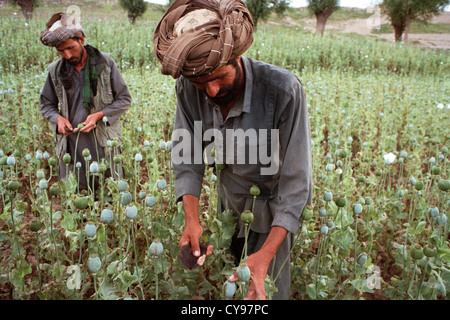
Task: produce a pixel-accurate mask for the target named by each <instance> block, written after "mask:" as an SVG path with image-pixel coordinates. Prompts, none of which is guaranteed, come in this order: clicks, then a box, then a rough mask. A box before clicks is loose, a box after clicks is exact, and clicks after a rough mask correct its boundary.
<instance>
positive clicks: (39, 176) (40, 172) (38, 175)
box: [36, 170, 45, 180]
mask: <svg viewBox="0 0 450 320" xmlns="http://www.w3.org/2000/svg"><path fill="white" fill-rule="evenodd" d="M36 178H37V179H38V180H41V179H44V178H45V173H44V171H43V170H38V171H37V172H36Z"/></svg>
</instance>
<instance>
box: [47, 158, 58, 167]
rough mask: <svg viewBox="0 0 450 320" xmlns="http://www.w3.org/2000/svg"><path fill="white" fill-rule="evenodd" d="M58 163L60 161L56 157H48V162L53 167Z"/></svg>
mask: <svg viewBox="0 0 450 320" xmlns="http://www.w3.org/2000/svg"><path fill="white" fill-rule="evenodd" d="M57 163H58V161H57V160H56V158H55V157H51V158H49V159H48V164H49V165H50V166H51V167H54V166H56V164H57Z"/></svg>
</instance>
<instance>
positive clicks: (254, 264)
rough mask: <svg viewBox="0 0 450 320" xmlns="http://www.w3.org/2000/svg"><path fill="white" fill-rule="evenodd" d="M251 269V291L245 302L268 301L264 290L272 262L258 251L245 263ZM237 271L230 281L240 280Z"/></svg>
mask: <svg viewBox="0 0 450 320" xmlns="http://www.w3.org/2000/svg"><path fill="white" fill-rule="evenodd" d="M245 263H246V264H247V266H248V267H249V269H250V289H249V291H248V293H247V296H246V297H245V300H266V290H265V288H264V280H265V278H266V274H267V270H268V269H269V264H270V260H268V259H267V255H265V254H264V252H261V250H260V251H257V252H255V253H254V254H252V255H250V256H249V257H248V258H247V260H246V261H245ZM237 273H238V272H237V271H236V272H235V273H233V274H232V275H231V276H230V277H229V278H228V281H230V282H234V281H237V280H239V279H238V276H237Z"/></svg>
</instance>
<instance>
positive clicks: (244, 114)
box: [154, 0, 312, 299]
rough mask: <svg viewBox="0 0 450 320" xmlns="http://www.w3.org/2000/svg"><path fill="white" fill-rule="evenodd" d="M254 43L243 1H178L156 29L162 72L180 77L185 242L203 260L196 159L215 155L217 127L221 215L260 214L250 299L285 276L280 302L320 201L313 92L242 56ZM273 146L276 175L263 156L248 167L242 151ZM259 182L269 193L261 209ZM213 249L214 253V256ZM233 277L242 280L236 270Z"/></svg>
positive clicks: (178, 164) (252, 239) (251, 253)
mask: <svg viewBox="0 0 450 320" xmlns="http://www.w3.org/2000/svg"><path fill="white" fill-rule="evenodd" d="M252 42H253V21H252V17H251V14H250V12H249V11H248V9H247V7H246V6H245V4H244V3H243V2H242V1H237V0H176V1H175V2H174V3H173V4H172V5H171V6H170V7H169V9H168V10H167V12H166V13H165V14H164V16H163V18H162V19H161V21H160V22H159V24H158V26H157V28H156V29H155V33H154V49H155V54H156V56H157V58H158V60H159V61H160V62H161V65H162V68H161V72H162V73H163V74H166V75H171V76H172V77H173V78H175V79H177V81H176V94H177V109H176V114H175V123H174V135H173V148H172V162H173V170H174V173H175V193H176V197H177V201H181V200H182V201H183V206H184V211H185V227H184V231H183V234H182V235H181V239H180V241H179V244H180V246H184V245H186V244H190V245H191V249H192V253H193V254H194V256H199V255H200V253H199V239H200V237H201V235H202V233H203V229H202V227H201V225H200V222H199V197H200V193H201V187H202V181H203V175H204V170H205V164H204V162H203V159H204V157H203V155H202V154H200V156H199V155H198V154H197V153H198V149H200V150H201V152H203V151H204V150H210V149H208V146H209V145H207V142H208V141H209V140H208V139H205V135H206V133H208V132H209V133H210V132H211V131H210V130H212V129H213V130H216V131H213V132H215V133H216V134H215V137H226V138H223V139H217V141H214V148H215V149H216V150H217V151H218V153H219V154H221V155H222V160H224V161H223V162H224V163H225V167H224V168H223V170H221V171H220V172H216V174H220V188H219V191H220V192H219V193H220V199H221V204H222V208H221V210H225V209H231V210H233V211H234V212H235V213H236V214H237V215H239V214H241V213H242V212H244V210H253V215H254V220H253V221H252V223H251V224H250V229H251V231H250V233H249V237H248V243H247V253H248V258H247V259H246V264H247V266H248V267H249V268H250V270H251V283H250V290H249V292H248V294H247V299H265V298H266V292H265V288H264V279H265V276H266V274H273V276H274V277H275V276H276V275H277V274H278V273H279V276H278V278H277V280H276V283H275V285H276V287H277V289H278V292H276V293H275V294H274V296H273V299H289V296H290V269H289V268H290V263H289V260H287V262H286V263H285V261H286V259H288V258H289V253H290V249H291V246H292V244H293V240H294V236H295V234H296V233H297V231H298V230H299V228H300V226H301V213H302V211H303V208H304V207H305V206H307V205H309V204H310V203H311V197H312V178H311V175H312V160H311V149H310V142H311V139H310V127H309V119H308V113H307V107H306V99H305V94H304V91H303V88H302V85H301V83H300V81H299V80H298V78H297V77H296V76H295V75H293V74H292V73H290V72H288V71H286V70H284V69H282V68H279V67H277V66H273V65H269V64H267V63H264V62H259V61H256V60H253V59H250V58H247V57H244V56H242V55H243V54H244V52H245V51H246V50H247V49H248V48H249V47H250V46H251V44H252ZM199 123H200V125H199ZM179 132H183V133H184V134H179ZM230 132H231V133H235V136H234V138H235V139H234V140H233V139H231V140H230V139H228V136H227V134H228V133H230ZM239 132H241V133H242V132H244V133H251V132H253V133H255V132H256V133H259V134H258V137H257V139H256V140H254V139H247V140H241V141H240V142H237V143H236V138H237V140H239V134H238V133H239ZM175 133H177V134H176V135H175ZM198 136H200V137H201V138H198ZM249 136H250V134H249ZM244 138H245V137H244ZM186 141H191V144H190V145H191V146H192V148H191V150H186V148H180V146H181V145H182V144H184V143H185V142H186ZM221 142H223V144H221ZM196 143H197V145H200V148H198V147H197V148H196ZM230 144H231V148H230ZM273 145H275V146H276V148H272V146H273ZM265 149H270V155H271V159H272V160H273V161H271V162H272V164H273V163H275V164H276V165H275V166H273V167H274V168H275V170H267V169H270V168H268V166H271V165H270V164H268V162H267V161H265V160H266V159H263V158H262V157H259V158H258V160H257V161H256V162H251V161H249V160H247V159H246V161H244V162H242V161H241V160H242V159H239V157H237V156H236V155H239V152H243V153H244V154H246V155H247V157H250V156H253V155H254V153H252V150H253V152H254V151H255V150H258V152H261V151H267V150H265ZM233 151H234V152H233ZM230 153H231V154H230ZM180 158H183V159H184V160H186V159H187V160H188V161H179V160H180ZM198 159H200V161H198ZM263 160H264V161H263ZM265 169H266V170H265ZM253 185H257V186H258V187H259V189H260V194H259V195H258V197H257V199H256V201H255V203H254V204H253V196H252V195H251V194H250V188H251V186H253ZM238 221H239V223H238V226H237V230H236V233H235V236H234V237H233V240H232V244H231V248H230V249H231V251H232V252H233V254H234V255H235V257H238V258H240V257H241V252H242V248H243V243H244V241H243V239H244V230H245V228H244V225H243V223H242V221H240V219H239V220H238ZM211 252H212V248H211V246H210V247H209V248H208V253H207V255H209V254H211ZM229 280H230V281H236V280H237V273H235V274H233V275H232V276H230V278H229Z"/></svg>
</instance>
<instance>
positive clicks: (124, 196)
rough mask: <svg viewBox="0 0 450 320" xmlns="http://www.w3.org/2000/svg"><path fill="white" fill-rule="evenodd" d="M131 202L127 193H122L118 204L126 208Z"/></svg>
mask: <svg viewBox="0 0 450 320" xmlns="http://www.w3.org/2000/svg"><path fill="white" fill-rule="evenodd" d="M131 201H133V197H132V195H131V193H130V192H129V191H123V192H122V194H121V197H120V203H121V204H122V205H124V206H127V205H129V204H130V203H131Z"/></svg>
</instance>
